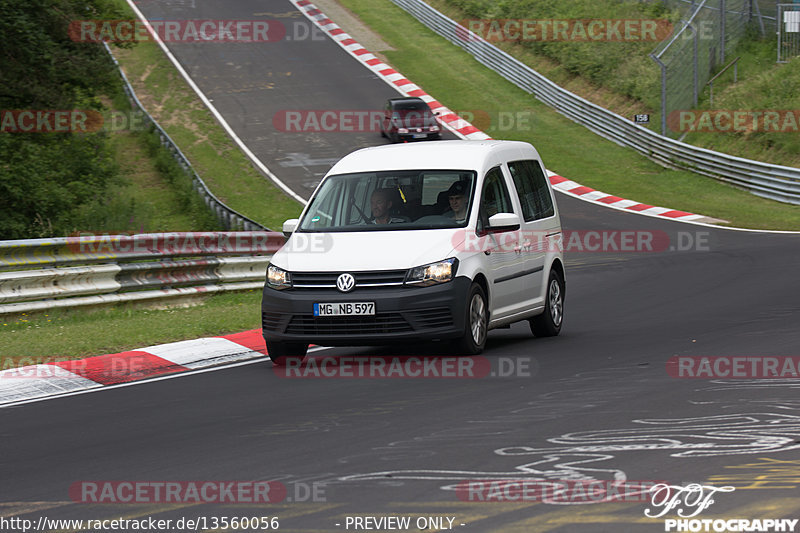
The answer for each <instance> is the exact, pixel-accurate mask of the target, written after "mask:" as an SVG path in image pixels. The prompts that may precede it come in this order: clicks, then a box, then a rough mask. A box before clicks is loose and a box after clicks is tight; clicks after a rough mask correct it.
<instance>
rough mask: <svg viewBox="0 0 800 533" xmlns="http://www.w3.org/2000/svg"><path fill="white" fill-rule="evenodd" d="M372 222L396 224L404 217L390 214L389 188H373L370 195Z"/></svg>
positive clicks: (392, 204) (390, 198) (390, 195)
mask: <svg viewBox="0 0 800 533" xmlns="http://www.w3.org/2000/svg"><path fill="white" fill-rule="evenodd" d="M370 207H371V208H372V224H396V223H398V222H405V220H404V219H402V218H398V217H394V216H392V208H393V207H394V203H393V202H392V193H391V191H390V190H389V189H375V190H374V191H372V196H371V197H370Z"/></svg>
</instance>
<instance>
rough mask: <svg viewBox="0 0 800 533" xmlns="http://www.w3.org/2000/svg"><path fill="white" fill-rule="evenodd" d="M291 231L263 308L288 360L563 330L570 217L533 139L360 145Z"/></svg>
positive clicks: (279, 353) (265, 323)
mask: <svg viewBox="0 0 800 533" xmlns="http://www.w3.org/2000/svg"><path fill="white" fill-rule="evenodd" d="M283 232H284V234H286V235H288V236H289V237H288V240H287V241H286V244H285V245H284V246H283V247H282V248H281V249H280V250H278V251H277V252H276V253H275V254H274V255H273V257H272V259H271V260H270V265H269V267H268V268H267V280H266V283H265V285H264V292H263V298H262V304H261V312H262V332H263V336H264V339H265V341H266V345H267V353H268V354H269V357H270V358H271V359H272V360H273V362H275V363H276V364H279V365H280V364H288V362H289V360H294V361H296V360H297V359H302V358H303V357H305V355H306V351H307V349H308V346H309V344H317V345H323V346H361V345H382V344H384V345H385V344H394V343H397V342H403V341H407V342H419V341H422V340H443V341H451V342H453V343H454V348H455V350H456V352H455V353H457V354H465V355H475V354H478V353H480V352H481V351H482V350H483V348H484V345H485V343H486V338H487V333H488V331H489V330H490V329H493V328H501V327H508V326H509V325H510V324H512V323H514V322H519V321H527V322H529V324H530V328H531V331H532V332H533V334H534V335H536V336H553V335H558V333H559V332H560V330H561V325H562V320H563V316H564V314H563V313H564V295H565V280H566V278H565V271H564V258H563V252H562V235H561V222H560V218H559V214H558V206H557V205H556V199H555V195H554V194H553V189H552V187H551V185H550V181H549V180H548V179H547V177H546V174H545V167H544V165H543V164H542V161H541V159H540V158H539V154H538V153H537V152H536V150H535V149H534V147H533V146H531V145H530V144H528V143H524V142H518V141H497V140H492V141H433V142H427V143H412V144H400V145H389V146H377V147H372V148H364V149H361V150H358V151H356V152H353V153H351V154H350V155H347V156H345V157H344V158H342V159H341V160H340V161H339V162H338V163H336V164H335V165H334V166H333V168H331V170H330V171H329V172H328V174H327V175H326V176H325V177H324V178H323V180H322V182H321V183H320V184H319V186H318V187H317V190H316V191H315V192H314V195H313V196H312V197H311V200H310V201H309V202H308V204H307V205H306V207H305V209H304V210H303V213H302V214H301V217H300V218H299V219H293V220H287V221H286V222H285V223H284V225H283ZM309 243H317V244H316V245H311V246H309Z"/></svg>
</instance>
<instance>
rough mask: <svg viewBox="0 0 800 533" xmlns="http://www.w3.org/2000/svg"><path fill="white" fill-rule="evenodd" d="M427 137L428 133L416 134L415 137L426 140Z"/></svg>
mask: <svg viewBox="0 0 800 533" xmlns="http://www.w3.org/2000/svg"><path fill="white" fill-rule="evenodd" d="M427 136H428V134H427V133H415V134H414V136H413V137H414V139H424V138H425V137H427Z"/></svg>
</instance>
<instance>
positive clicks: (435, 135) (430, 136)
mask: <svg viewBox="0 0 800 533" xmlns="http://www.w3.org/2000/svg"><path fill="white" fill-rule="evenodd" d="M415 135H424V137H415ZM441 136H442V135H441V133H440V132H438V131H437V132H431V131H427V132H426V131H423V132H416V131H411V132H408V133H397V139H398V140H401V141H429V140H431V141H432V140H436V139H440V138H441Z"/></svg>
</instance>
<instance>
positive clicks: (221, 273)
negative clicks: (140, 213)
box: [0, 231, 285, 315]
mask: <svg viewBox="0 0 800 533" xmlns="http://www.w3.org/2000/svg"><path fill="white" fill-rule="evenodd" d="M284 242H285V237H284V236H283V235H282V234H280V233H274V232H266V231H260V232H202V233H199V232H197V233H151V234H139V235H130V236H128V235H96V236H95V235H87V236H77V237H59V238H55V239H26V240H15V241H0V315H2V314H9V313H26V312H31V311H40V310H47V309H52V308H56V307H76V306H84V305H97V304H102V303H109V302H125V301H143V300H159V299H163V298H170V297H176V296H187V295H193V294H195V295H198V294H208V293H212V292H220V291H230V290H247V289H258V288H260V287H262V286H263V285H264V280H265V275H266V270H267V265H268V264H269V259H270V257H271V256H272V254H273V253H274V252H275V251H277V250H278V249H279V248H280V247H281V246H283V243H284ZM37 267H38V268H37Z"/></svg>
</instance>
